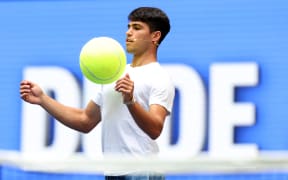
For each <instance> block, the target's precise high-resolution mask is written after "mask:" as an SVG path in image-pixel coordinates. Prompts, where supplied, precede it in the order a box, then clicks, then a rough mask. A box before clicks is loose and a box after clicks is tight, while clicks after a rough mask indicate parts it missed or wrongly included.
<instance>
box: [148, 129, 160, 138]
mask: <svg viewBox="0 0 288 180" xmlns="http://www.w3.org/2000/svg"><path fill="white" fill-rule="evenodd" d="M161 132H162V127H161V128H159V129H155V130H154V131H153V132H152V133H150V134H149V137H150V138H151V139H152V140H156V139H157V138H158V137H159V136H160V135H161Z"/></svg>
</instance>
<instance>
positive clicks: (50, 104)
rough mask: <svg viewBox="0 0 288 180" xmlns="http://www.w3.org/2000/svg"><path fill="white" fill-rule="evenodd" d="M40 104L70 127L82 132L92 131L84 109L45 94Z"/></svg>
mask: <svg viewBox="0 0 288 180" xmlns="http://www.w3.org/2000/svg"><path fill="white" fill-rule="evenodd" d="M40 106H42V107H43V108H44V109H45V110H46V111H47V112H48V113H49V114H50V115H51V116H53V117H54V118H55V119H56V120H58V121H59V122H61V123H62V124H64V125H66V126H68V127H69V128H72V129H75V130H77V131H81V132H88V131H90V129H89V128H87V119H86V117H85V113H84V110H82V109H77V108H73V107H69V106H65V105H63V104H61V103H59V102H57V101H56V100H54V99H53V98H51V97H49V96H47V95H45V94H44V95H43V96H42V97H41V104H40Z"/></svg>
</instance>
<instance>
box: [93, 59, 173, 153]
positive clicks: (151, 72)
mask: <svg viewBox="0 0 288 180" xmlns="http://www.w3.org/2000/svg"><path fill="white" fill-rule="evenodd" d="M126 73H128V74H129V75H130V78H131V79H132V80H133V81H134V97H135V99H136V101H137V103H139V104H141V106H142V107H143V108H145V109H146V110H148V109H149V106H150V105H151V104H159V105H161V106H163V107H165V108H166V110H167V111H168V112H169V113H170V112H171V110H172V105H173V99H174V93H175V87H174V85H173V83H172V81H171V79H170V76H169V75H168V74H167V72H166V71H165V70H164V69H163V68H162V67H161V66H160V64H159V63H158V62H153V63H150V64H147V65H144V66H140V67H131V66H130V65H127V66H126V70H125V73H124V74H123V76H124V75H125V74H126ZM100 86H101V87H100V88H99V89H100V90H99V91H98V92H97V94H96V96H95V98H94V99H93V101H94V102H95V103H96V104H98V105H100V106H101V115H102V121H101V124H102V146H103V147H102V150H103V153H104V155H105V154H113V155H115V154H116V155H119V154H121V155H132V156H136V157H137V156H143V155H151V154H156V153H158V151H159V150H158V145H157V143H156V141H155V140H153V139H151V138H150V137H149V136H148V135H147V134H146V133H145V132H144V131H143V130H142V129H140V127H139V126H138V125H137V124H136V122H135V121H134V119H133V118H132V116H131V114H130V112H129V110H128V108H127V106H126V105H125V104H123V99H122V95H121V93H119V92H117V91H115V89H114V87H115V83H111V84H107V85H100Z"/></svg>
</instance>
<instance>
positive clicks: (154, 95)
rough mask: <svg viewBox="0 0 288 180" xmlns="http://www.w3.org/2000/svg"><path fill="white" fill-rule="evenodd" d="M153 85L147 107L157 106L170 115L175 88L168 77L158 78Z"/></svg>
mask: <svg viewBox="0 0 288 180" xmlns="http://www.w3.org/2000/svg"><path fill="white" fill-rule="evenodd" d="M158 79H159V80H157V82H156V81H155V82H154V83H153V86H152V88H151V92H150V93H151V94H150V98H149V105H151V104H159V105H161V106H163V107H164V108H166V110H167V111H168V114H170V113H171V111H172V107H173V101H174V96H175V87H174V84H173V83H172V80H171V79H170V77H166V76H165V77H164V78H158Z"/></svg>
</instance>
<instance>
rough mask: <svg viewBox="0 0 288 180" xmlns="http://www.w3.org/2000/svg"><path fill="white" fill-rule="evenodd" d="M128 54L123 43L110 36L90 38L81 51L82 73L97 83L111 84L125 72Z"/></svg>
mask: <svg viewBox="0 0 288 180" xmlns="http://www.w3.org/2000/svg"><path fill="white" fill-rule="evenodd" d="M125 67H126V54H125V51H124V49H123V47H122V46H121V44H120V43H119V42H118V41H116V40H115V39H112V38H110V37H96V38H93V39H91V40H89V41H88V42H87V43H86V44H85V45H84V46H83V47H82V49H81V52H80V69H81V71H82V74H83V75H84V76H85V77H86V78H87V79H89V80H90V81H92V82H94V83H97V84H109V83H112V82H114V81H116V80H117V79H119V78H120V76H121V75H122V74H123V72H124V70H125Z"/></svg>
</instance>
